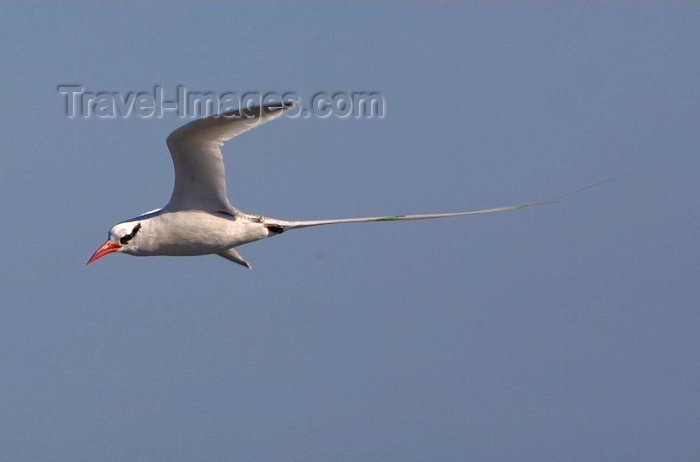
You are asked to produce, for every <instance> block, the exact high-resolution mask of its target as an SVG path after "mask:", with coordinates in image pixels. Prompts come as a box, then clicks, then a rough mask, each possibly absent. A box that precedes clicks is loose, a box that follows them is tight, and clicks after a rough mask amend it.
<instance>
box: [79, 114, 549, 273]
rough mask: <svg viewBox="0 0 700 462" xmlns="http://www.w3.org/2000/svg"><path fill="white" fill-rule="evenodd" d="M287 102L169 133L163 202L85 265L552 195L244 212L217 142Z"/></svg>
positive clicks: (121, 229)
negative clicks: (363, 212)
mask: <svg viewBox="0 0 700 462" xmlns="http://www.w3.org/2000/svg"><path fill="white" fill-rule="evenodd" d="M291 107H292V105H290V104H280V105H277V106H274V105H268V106H263V107H255V108H250V109H248V110H241V111H235V112H232V113H228V114H222V115H220V116H212V117H207V118H204V119H199V120H195V121H193V122H190V123H188V124H186V125H184V126H182V127H180V128H179V129H177V130H175V131H174V132H173V133H171V134H170V136H168V139H167V144H168V148H169V149H170V153H171V155H172V159H173V165H174V167H175V187H174V189H173V193H172V196H171V198H170V202H168V204H167V205H166V206H165V207H163V208H162V209H157V210H153V211H151V212H147V213H145V214H143V215H140V216H138V217H135V218H132V219H130V220H126V221H123V222H121V223H118V224H116V225H114V227H112V229H111V230H110V232H109V238H108V240H107V242H105V243H104V244H103V245H102V247H100V248H99V249H97V251H96V252H95V253H94V254H93V255H92V257H91V258H90V260H88V264H90V263H92V262H93V261H95V260H97V259H99V258H101V257H103V256H105V255H107V254H110V253H113V252H121V253H126V254H129V255H135V256H155V255H169V256H195V255H209V254H217V255H220V256H221V257H224V258H226V259H228V260H231V261H233V262H235V263H238V264H240V265H243V266H246V267H250V264H249V263H248V262H247V261H245V259H243V257H241V256H240V255H239V254H238V252H237V251H236V249H235V248H236V247H238V246H241V245H243V244H248V243H250V242H254V241H258V240H261V239H265V238H268V237H272V236H276V235H278V234H281V233H282V232H284V231H287V230H291V229H296V228H305V227H309V226H319V225H327V224H337V223H359V222H372V221H403V220H422V219H431V218H446V217H454V216H463V215H478V214H484V213H493V212H502V211H507V210H515V209H519V208H524V207H531V206H534V205H541V204H545V203H549V202H552V201H554V200H555V199H548V200H544V201H537V202H530V203H526V204H520V205H512V206H505V207H497V208H492V209H484V210H474V211H469V212H453V213H439V214H423V215H390V216H380V217H362V218H341V219H331V220H315V221H289V220H278V219H275V218H268V217H264V216H261V215H252V214H248V213H244V212H242V211H240V210H238V209H237V208H235V207H233V206H232V205H231V204H230V203H229V201H228V199H227V197H226V181H225V175H224V163H223V155H222V153H221V146H223V144H224V143H225V142H226V141H228V140H230V139H231V138H233V137H235V136H237V135H240V134H241V133H244V132H246V131H248V130H250V129H252V128H254V127H256V126H258V125H260V124H263V123H266V122H268V121H270V120H273V119H275V118H277V117H279V116H280V115H281V114H282V113H283V112H284V111H285V110H287V109H290V108H291Z"/></svg>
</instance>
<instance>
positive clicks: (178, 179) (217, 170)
mask: <svg viewBox="0 0 700 462" xmlns="http://www.w3.org/2000/svg"><path fill="white" fill-rule="evenodd" d="M292 107H293V104H287V103H279V104H270V105H265V106H262V107H254V108H250V109H241V110H237V111H233V112H228V113H224V114H221V115H218V116H212V117H207V118H204V119H199V120H195V121H193V122H190V123H188V124H187V125H184V126H182V127H180V128H178V129H177V130H175V131H174V132H172V133H171V134H170V136H168V139H167V143H168V149H170V155H171V156H172V159H173V166H174V167H175V187H174V188H173V194H172V196H171V197H170V202H169V203H168V205H167V206H166V207H165V208H166V210H168V211H177V210H191V209H196V210H204V211H210V212H216V211H226V212H235V211H236V209H235V208H233V207H232V206H231V204H230V203H229V201H228V198H227V197H226V176H225V171H224V158H223V155H222V154H221V146H223V144H224V143H225V142H226V141H228V140H230V139H231V138H234V137H236V136H238V135H240V134H241V133H245V132H247V131H248V130H251V129H253V128H255V127H258V126H260V125H262V124H264V123H266V122H269V121H271V120H274V119H276V118H277V117H279V116H280V115H282V113H283V112H284V111H285V110H288V109H291V108H292Z"/></svg>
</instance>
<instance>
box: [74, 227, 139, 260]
mask: <svg viewBox="0 0 700 462" xmlns="http://www.w3.org/2000/svg"><path fill="white" fill-rule="evenodd" d="M140 229H141V222H140V221H125V222H123V223H119V224H116V225H114V226H113V227H112V229H110V230H109V238H108V239H107V242H105V243H104V244H102V247H100V248H99V249H97V250H96V251H95V253H94V254H92V257H90V259H89V260H88V262H87V264H88V265H89V264H90V263H92V262H94V261H95V260H97V259H99V258H102V257H104V256H105V255H108V254H110V253H113V252H123V251H124V250H128V246H129V245H133V242H134V241H133V239H134V238H135V237H136V235H137V234H138V232H139V230H140Z"/></svg>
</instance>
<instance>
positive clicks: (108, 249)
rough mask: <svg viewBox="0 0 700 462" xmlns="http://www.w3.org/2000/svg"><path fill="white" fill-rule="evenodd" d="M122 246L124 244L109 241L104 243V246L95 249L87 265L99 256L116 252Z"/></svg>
mask: <svg viewBox="0 0 700 462" xmlns="http://www.w3.org/2000/svg"><path fill="white" fill-rule="evenodd" d="M121 247H122V246H120V245H119V244H113V243H111V242H109V241H107V242H105V243H104V244H102V247H100V248H99V249H97V250H96V251H95V253H93V254H92V257H90V259H89V260H88V262H87V263H86V265H89V264H90V263H92V262H94V261H95V260H97V259H98V258H102V257H104V256H105V255H109V254H110V253H112V252H116V251H117V250H119V249H121Z"/></svg>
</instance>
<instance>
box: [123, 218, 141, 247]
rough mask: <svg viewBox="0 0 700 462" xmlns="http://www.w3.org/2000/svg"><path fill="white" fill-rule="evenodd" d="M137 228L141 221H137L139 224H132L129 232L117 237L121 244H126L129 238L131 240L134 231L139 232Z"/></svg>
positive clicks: (139, 226) (134, 234) (139, 227)
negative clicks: (132, 226) (132, 227)
mask: <svg viewBox="0 0 700 462" xmlns="http://www.w3.org/2000/svg"><path fill="white" fill-rule="evenodd" d="M139 229H141V223H139V224H137V225H136V226H134V229H132V230H131V232H130V233H129V234H125V235H124V236H122V237H121V238H119V243H120V244H121V245H124V244H126V243H127V242H129V241H130V240H132V239H133V238H134V236H136V233H138V232H139Z"/></svg>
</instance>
